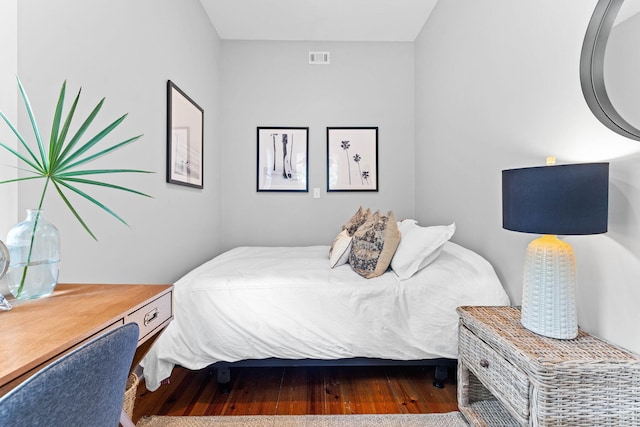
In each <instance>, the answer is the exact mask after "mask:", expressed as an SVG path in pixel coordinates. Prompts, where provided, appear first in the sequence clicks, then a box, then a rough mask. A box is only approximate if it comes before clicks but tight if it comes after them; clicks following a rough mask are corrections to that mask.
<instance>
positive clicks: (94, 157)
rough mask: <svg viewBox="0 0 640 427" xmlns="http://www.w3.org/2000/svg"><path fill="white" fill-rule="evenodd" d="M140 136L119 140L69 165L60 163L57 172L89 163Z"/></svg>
mask: <svg viewBox="0 0 640 427" xmlns="http://www.w3.org/2000/svg"><path fill="white" fill-rule="evenodd" d="M141 137H142V135H138V136H134V137H133V138H129V139H127V140H126V141H122V142H120V143H118V144H116V145H113V146H111V147H109V148H106V149H104V150H102V151H100V152H98V153H95V154H92V155H91V156H89V157H85V158H84V159H80V160H78V161H77V162H75V163H72V164H70V165H64V164H61V165H60V166H59V168H58V171H57V172H64V171H66V170H69V169H73V168H75V167H76V166H80V165H83V164H85V163H89V162H91V161H93V160H96V159H98V158H100V157H102V156H104V155H106V154H109V153H110V152H112V151H115V150H117V149H119V148H122V147H124V146H125V145H127V144H131V143H132V142H135V141H137V140H138V139H140V138H141Z"/></svg>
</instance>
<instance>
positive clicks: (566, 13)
mask: <svg viewBox="0 0 640 427" xmlns="http://www.w3.org/2000/svg"><path fill="white" fill-rule="evenodd" d="M595 4H596V1H595V0H590V1H584V0H563V1H557V0H544V1H535V2H533V1H532V2H513V1H511V0H487V1H483V2H476V1H474V0H460V1H456V2H449V1H440V2H439V3H438V5H437V6H436V8H435V10H434V12H433V15H432V16H431V17H430V18H429V20H428V21H427V23H426V25H425V27H424V28H423V30H422V32H421V34H420V36H419V37H418V39H417V40H416V99H417V103H416V162H417V163H416V164H417V165H421V164H429V167H428V168H421V167H418V166H417V167H416V193H417V194H420V195H421V196H422V197H418V198H416V216H417V218H418V219H419V220H422V221H424V222H436V223H443V222H450V221H455V222H456V224H457V226H458V228H457V231H456V234H455V236H454V239H453V240H454V241H457V242H459V243H462V244H463V245H465V246H467V247H470V248H472V249H474V250H476V251H478V252H479V253H481V254H482V255H484V256H485V257H487V258H488V259H489V260H490V261H491V262H492V263H493V265H494V266H495V268H496V270H497V271H498V274H499V276H500V277H501V279H502V280H503V283H504V285H505V287H506V288H507V290H508V292H509V294H510V296H511V297H512V300H513V302H514V303H516V304H518V303H519V302H520V298H521V287H522V284H521V283H522V271H523V264H524V254H525V250H526V246H527V243H528V242H529V241H531V240H532V239H534V238H535V237H536V236H535V235H528V234H523V233H515V232H511V231H506V230H503V229H502V228H501V224H502V217H501V192H500V188H501V187H500V186H501V176H500V172H501V170H502V169H508V168H517V167H526V166H537V165H543V164H544V159H545V157H546V156H547V155H555V156H556V157H557V159H558V163H572V162H588V161H610V162H611V170H610V182H611V184H610V201H609V232H608V233H607V234H604V235H598V236H574V237H568V238H566V239H565V240H566V241H568V242H569V243H570V244H571V245H573V247H574V250H575V252H576V258H577V264H578V312H579V314H578V316H579V324H580V325H581V327H583V328H584V329H586V330H588V331H591V332H593V333H596V334H598V335H600V336H602V337H604V338H605V339H608V340H610V341H613V342H615V343H618V344H621V345H623V346H625V347H627V348H630V349H632V350H634V351H636V352H638V351H640V335H638V333H637V325H638V324H640V311H639V310H638V309H637V302H638V301H640V286H638V283H637V282H638V280H637V279H638V277H640V260H639V258H638V257H639V255H638V254H640V227H639V226H638V225H639V223H640V217H639V216H640V209H639V207H640V190H639V185H638V183H639V182H640V173H638V171H639V170H640V158H639V156H638V154H639V152H640V144H639V143H638V142H636V141H632V140H629V139H625V138H623V137H620V136H618V135H617V134H615V133H613V132H611V131H609V130H608V129H607V128H606V127H604V125H602V124H601V123H600V122H598V121H597V120H596V118H595V117H594V116H593V115H592V114H591V112H590V110H589V108H588V107H587V105H586V102H585V101H584V98H583V96H582V92H581V88H580V81H579V72H578V69H579V68H578V67H579V59H580V50H581V46H582V40H583V37H584V32H585V30H586V28H587V24H588V22H589V19H590V17H591V13H592V11H593V8H594V7H595ZM434 159H437V161H434ZM443 182H446V183H447V185H446V186H443V185H442V183H443Z"/></svg>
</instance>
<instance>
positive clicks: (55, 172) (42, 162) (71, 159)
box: [0, 78, 150, 239]
mask: <svg viewBox="0 0 640 427" xmlns="http://www.w3.org/2000/svg"><path fill="white" fill-rule="evenodd" d="M17 82H18V88H19V91H20V94H21V97H22V101H23V103H24V107H25V109H26V112H27V115H28V117H29V121H30V123H31V128H32V131H33V135H34V137H35V148H34V147H32V146H31V145H30V144H29V143H28V142H27V140H26V139H25V138H24V137H23V135H21V134H20V132H19V131H18V130H17V128H16V126H14V125H13V124H12V123H11V121H10V120H9V119H8V118H7V117H6V115H5V114H4V113H2V111H0V118H2V120H3V121H4V122H5V123H6V124H7V125H8V126H9V128H10V129H11V131H12V132H13V134H14V135H15V136H16V137H17V139H18V141H20V144H21V146H22V147H23V148H24V151H25V152H26V153H25V154H23V153H21V152H20V151H19V150H17V149H14V148H12V147H11V146H9V145H8V144H6V143H4V142H2V141H0V147H2V148H4V149H5V150H7V151H9V152H10V153H11V154H13V155H15V156H16V158H17V159H18V160H19V161H20V162H22V163H23V164H24V168H21V169H23V170H25V171H27V172H29V173H30V174H32V175H31V176H27V177H20V178H15V179H10V180H6V181H2V182H0V184H4V183H9V182H21V181H27V180H33V179H45V184H44V188H43V191H42V194H41V197H40V203H39V206H38V208H39V209H41V208H42V203H43V201H44V196H45V194H46V191H47V189H48V187H49V186H48V184H49V182H51V183H52V184H53V186H54V187H55V189H56V191H57V193H58V194H59V195H60V197H61V199H62V200H63V202H64V204H65V205H66V206H67V208H68V209H69V210H70V211H71V213H72V214H73V216H74V217H75V218H76V219H77V220H78V222H79V223H80V224H81V225H82V227H83V228H84V229H85V230H86V231H87V232H88V233H89V235H90V236H91V237H93V238H94V239H96V236H95V235H94V234H93V232H92V231H91V230H90V229H89V227H88V226H87V223H86V222H85V221H84V220H83V219H82V217H81V216H80V214H79V213H78V211H77V209H76V208H75V207H74V206H73V205H72V204H71V202H70V200H69V198H68V197H67V195H66V194H65V192H64V191H63V190H68V191H70V192H72V193H75V194H76V195H79V196H81V197H82V198H83V199H85V200H88V201H89V202H91V203H93V204H94V205H95V206H98V207H99V208H100V209H102V210H104V211H105V212H107V213H109V214H110V215H111V216H113V217H114V218H115V219H117V220H118V221H120V222H122V223H124V224H126V222H125V221H124V220H123V219H122V218H121V217H120V216H119V215H118V214H116V213H115V212H114V211H113V210H111V209H110V208H108V207H107V206H105V205H104V204H103V203H101V202H99V201H98V200H97V199H96V198H94V197H93V196H91V195H89V194H87V193H86V192H85V191H83V190H81V189H80V188H78V185H79V184H80V185H87V186H99V187H104V188H109V189H113V190H119V191H125V192H129V193H132V194H137V195H140V196H144V197H150V196H149V195H148V194H145V193H142V192H140V191H137V190H134V189H131V188H127V187H123V186H120V185H115V184H110V183H108V182H104V181H98V180H96V179H88V178H87V176H89V175H93V176H96V175H106V174H120V173H150V172H148V171H143V170H138V169H85V170H76V168H78V167H79V166H83V165H86V164H87V163H89V162H92V161H94V160H96V159H98V158H100V157H103V156H105V155H107V154H109V153H112V152H114V151H116V150H118V149H120V148H122V147H124V146H126V145H128V144H131V143H132V142H134V141H137V140H138V139H140V137H141V136H142V135H138V136H135V137H132V138H129V139H127V140H125V141H122V142H119V143H116V144H110V145H109V146H107V147H105V148H102V149H100V150H98V151H97V152H95V153H93V154H92V153H91V150H92V149H94V148H96V147H97V145H98V144H99V143H100V142H102V141H104V139H105V138H106V137H107V136H108V135H109V134H111V132H112V131H113V130H114V129H116V128H117V127H118V126H119V125H120V124H121V123H122V122H123V121H124V119H125V118H126V117H127V115H126V114H124V115H123V116H121V117H119V118H117V119H116V120H115V121H113V122H112V123H110V124H109V125H108V126H106V127H105V128H104V129H102V130H100V131H99V132H98V133H96V134H95V136H93V137H91V138H89V139H88V140H87V141H86V142H81V140H82V138H83V137H84V135H85V133H86V132H87V130H88V129H89V127H90V126H91V124H92V123H93V121H94V119H95V118H96V117H97V115H98V113H99V112H100V110H101V108H102V106H103V104H104V101H105V99H104V98H102V99H101V100H100V102H98V104H97V105H96V106H95V107H94V108H93V110H92V111H91V113H90V114H89V115H88V116H87V117H86V118H85V119H84V120H83V121H82V123H81V125H80V127H79V128H78V130H77V131H76V132H75V133H74V134H73V135H72V136H71V138H68V137H69V135H70V128H71V125H72V122H73V119H74V117H75V114H76V109H77V107H78V103H79V100H80V94H81V92H82V89H80V90H78V93H77V95H76V96H75V98H74V100H73V103H72V105H71V107H70V109H69V111H68V112H67V114H66V117H65V115H64V103H65V96H66V90H67V82H66V81H65V82H64V83H63V84H62V87H61V88H60V94H59V96H58V100H57V103H56V109H55V113H54V116H53V123H52V126H51V135H49V138H48V147H46V146H45V143H44V142H43V139H42V136H41V133H40V129H39V127H38V124H37V121H36V118H35V114H34V113H33V109H32V107H31V103H30V102H29V98H28V96H27V93H26V91H25V90H24V87H23V85H22V82H21V81H20V79H19V78H18V79H17ZM94 151H95V150H94Z"/></svg>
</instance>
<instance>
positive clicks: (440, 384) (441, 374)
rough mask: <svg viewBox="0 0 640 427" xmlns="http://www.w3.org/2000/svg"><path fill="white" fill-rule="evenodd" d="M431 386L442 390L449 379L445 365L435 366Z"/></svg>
mask: <svg viewBox="0 0 640 427" xmlns="http://www.w3.org/2000/svg"><path fill="white" fill-rule="evenodd" d="M435 377H436V379H435V381H434V382H433V386H434V387H435V388H444V383H445V381H447V378H449V370H448V367H447V366H446V365H436V374H435Z"/></svg>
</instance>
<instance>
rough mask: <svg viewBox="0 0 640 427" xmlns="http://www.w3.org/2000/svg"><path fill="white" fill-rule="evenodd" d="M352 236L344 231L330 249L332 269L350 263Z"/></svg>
mask: <svg viewBox="0 0 640 427" xmlns="http://www.w3.org/2000/svg"><path fill="white" fill-rule="evenodd" d="M351 239H353V238H352V237H351V236H349V235H348V234H347V230H342V231H341V232H340V234H338V236H337V237H336V238H335V240H334V241H333V244H332V245H331V249H329V264H330V265H331V268H335V267H338V266H340V265H343V264H346V263H348V262H349V254H350V253H351Z"/></svg>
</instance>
